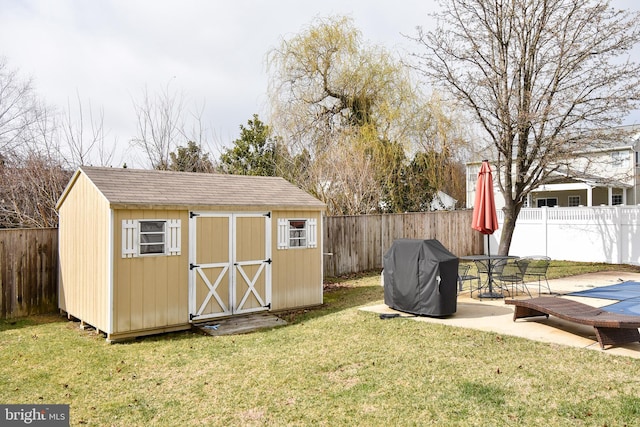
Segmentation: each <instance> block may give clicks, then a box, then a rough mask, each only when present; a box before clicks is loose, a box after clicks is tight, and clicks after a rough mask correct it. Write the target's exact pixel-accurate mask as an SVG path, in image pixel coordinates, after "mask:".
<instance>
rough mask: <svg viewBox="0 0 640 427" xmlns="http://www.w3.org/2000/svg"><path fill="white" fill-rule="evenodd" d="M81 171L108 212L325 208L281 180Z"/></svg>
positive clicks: (202, 174)
mask: <svg viewBox="0 0 640 427" xmlns="http://www.w3.org/2000/svg"><path fill="white" fill-rule="evenodd" d="M80 171H81V172H82V173H84V174H85V175H86V176H87V177H88V178H89V179H90V180H91V181H92V182H93V183H94V185H95V186H96V187H97V188H98V189H99V190H100V192H101V193H102V194H103V195H104V196H105V197H106V198H107V200H108V201H109V202H110V204H111V205H112V206H113V205H132V206H182V205H184V206H193V207H198V206H203V207H204V206H211V207H216V206H226V207H229V206H238V207H250V206H256V207H264V208H287V209H299V208H307V209H308V208H313V209H324V208H325V204H324V203H322V202H321V201H319V200H318V199H316V198H315V197H313V196H311V195H309V194H308V193H306V192H305V191H303V190H301V189H300V188H298V187H296V186H295V185H293V184H291V183H290V182H288V181H287V180H285V179H283V178H280V177H261V176H260V177H259V176H243V175H223V174H208V173H189V172H171V171H157V170H141V169H120V168H103V167H86V166H83V167H81V168H80ZM66 191H68V189H67V190H66ZM66 191H65V192H66ZM63 198H64V195H63ZM62 200H63V199H62V198H61V202H62Z"/></svg>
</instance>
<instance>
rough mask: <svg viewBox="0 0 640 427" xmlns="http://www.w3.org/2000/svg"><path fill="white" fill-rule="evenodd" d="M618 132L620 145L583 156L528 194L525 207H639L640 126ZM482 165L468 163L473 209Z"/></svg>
mask: <svg viewBox="0 0 640 427" xmlns="http://www.w3.org/2000/svg"><path fill="white" fill-rule="evenodd" d="M615 130H616V131H618V132H620V133H621V134H623V135H625V137H624V138H622V140H620V142H619V143H614V144H611V146H610V147H606V148H598V149H595V148H594V149H593V150H590V151H588V152H584V153H580V155H579V156H576V161H575V162H574V163H573V164H572V171H559V172H557V173H555V174H554V175H553V176H552V177H550V179H549V180H547V181H546V182H545V183H544V185H540V186H539V187H537V188H535V189H534V190H533V191H532V192H531V193H530V194H529V197H528V200H527V202H526V205H525V206H526V207H532V208H536V207H543V206H550V207H551V206H561V207H573V206H576V207H577V206H613V205H638V204H640V173H639V171H640V155H639V151H640V125H630V126H623V127H620V128H616V129H615ZM481 163H482V161H481V160H478V161H474V162H470V163H467V186H466V187H467V199H466V207H467V208H473V201H474V197H475V186H476V181H477V177H478V171H479V170H480V165H481ZM491 166H492V170H493V171H494V182H495V183H496V191H495V200H496V208H497V209H501V208H502V207H503V206H504V198H503V196H502V194H501V193H500V191H499V190H498V187H497V173H496V170H495V165H493V164H492V165H491ZM576 171H582V172H576Z"/></svg>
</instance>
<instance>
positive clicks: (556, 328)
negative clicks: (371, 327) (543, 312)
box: [361, 271, 640, 359]
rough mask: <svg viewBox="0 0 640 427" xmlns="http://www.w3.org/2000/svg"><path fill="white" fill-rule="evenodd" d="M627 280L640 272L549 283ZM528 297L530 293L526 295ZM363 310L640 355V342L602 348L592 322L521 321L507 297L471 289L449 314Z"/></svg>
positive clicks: (562, 290)
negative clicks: (481, 295)
mask: <svg viewBox="0 0 640 427" xmlns="http://www.w3.org/2000/svg"><path fill="white" fill-rule="evenodd" d="M623 281H637V282H640V273H630V272H621V271H607V272H599V273H589V274H582V275H578V276H572V277H566V278H562V279H553V280H549V285H550V287H551V290H552V292H554V293H558V294H562V295H564V294H567V293H570V292H576V291H580V290H585V289H589V288H593V287H600V286H607V285H612V284H615V283H620V282H623ZM527 285H528V288H529V290H530V291H531V293H532V295H534V296H537V290H538V282H537V281H536V282H528V283H527ZM543 295H544V294H543ZM524 298H528V297H526V296H525V297H524ZM563 298H570V299H574V300H576V301H580V302H583V303H585V304H588V305H592V306H595V307H601V306H604V305H609V304H612V303H614V302H615V301H612V300H608V299H598V298H586V297H577V296H563ZM361 310H363V311H370V312H374V313H378V314H383V313H384V314H392V313H397V314H399V315H400V316H405V317H410V318H411V319H412V320H416V321H418V322H430V323H439V324H443V325H450V326H458V327H463V328H469V329H477V330H482V331H487V332H495V333H499V334H504V335H512V336H517V337H522V338H528V339H531V340H536V341H541V342H546V343H553V344H559V345H568V346H572V347H580V348H586V349H590V350H595V351H602V352H604V353H606V354H611V355H620V356H629V357H634V358H638V359H640V343H632V344H625V345H622V346H616V347H607V348H606V349H605V350H602V349H601V348H600V344H598V341H597V340H596V337H595V331H594V329H593V327H591V326H586V325H579V324H576V323H573V322H568V321H565V320H562V319H558V318H556V317H553V316H550V317H549V318H548V319H545V318H544V317H539V318H532V319H519V320H518V321H517V322H514V321H513V310H514V307H513V306H511V305H506V304H505V303H504V300H502V299H496V300H487V299H482V300H479V299H477V298H475V295H474V298H470V297H469V293H468V292H463V293H462V294H460V295H459V296H458V304H457V311H456V313H455V314H454V315H452V316H449V317H445V318H434V317H426V316H418V317H414V316H412V315H410V314H407V313H402V312H400V311H396V310H393V309H391V308H389V307H388V306H387V305H386V304H377V305H373V306H367V307H362V308H361ZM391 321H393V319H391Z"/></svg>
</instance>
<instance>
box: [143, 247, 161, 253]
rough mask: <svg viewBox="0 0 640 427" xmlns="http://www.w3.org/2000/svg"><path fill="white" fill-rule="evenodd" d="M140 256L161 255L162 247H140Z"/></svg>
mask: <svg viewBox="0 0 640 427" xmlns="http://www.w3.org/2000/svg"><path fill="white" fill-rule="evenodd" d="M140 253H141V254H163V253H164V245H144V246H140Z"/></svg>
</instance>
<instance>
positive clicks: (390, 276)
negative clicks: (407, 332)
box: [383, 239, 459, 317]
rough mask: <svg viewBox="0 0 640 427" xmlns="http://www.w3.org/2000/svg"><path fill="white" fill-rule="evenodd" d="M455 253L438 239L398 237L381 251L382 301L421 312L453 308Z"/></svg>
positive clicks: (447, 311)
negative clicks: (383, 252) (383, 253)
mask: <svg viewBox="0 0 640 427" xmlns="http://www.w3.org/2000/svg"><path fill="white" fill-rule="evenodd" d="M458 262H459V261H458V257H457V256H455V255H454V254H452V253H451V252H449V251H448V250H447V249H446V248H445V247H444V246H443V245H442V243H440V242H439V241H438V240H435V239H430V240H420V239H399V240H396V241H394V242H393V245H392V246H391V248H390V249H389V250H388V251H387V253H386V254H385V255H384V260H383V268H384V271H383V280H384V302H385V304H387V305H388V306H389V307H391V308H393V309H395V310H399V311H404V312H407V313H412V314H416V315H420V316H434V317H438V316H448V315H450V314H453V313H455V312H456V304H457V298H458V296H457V278H458Z"/></svg>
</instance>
